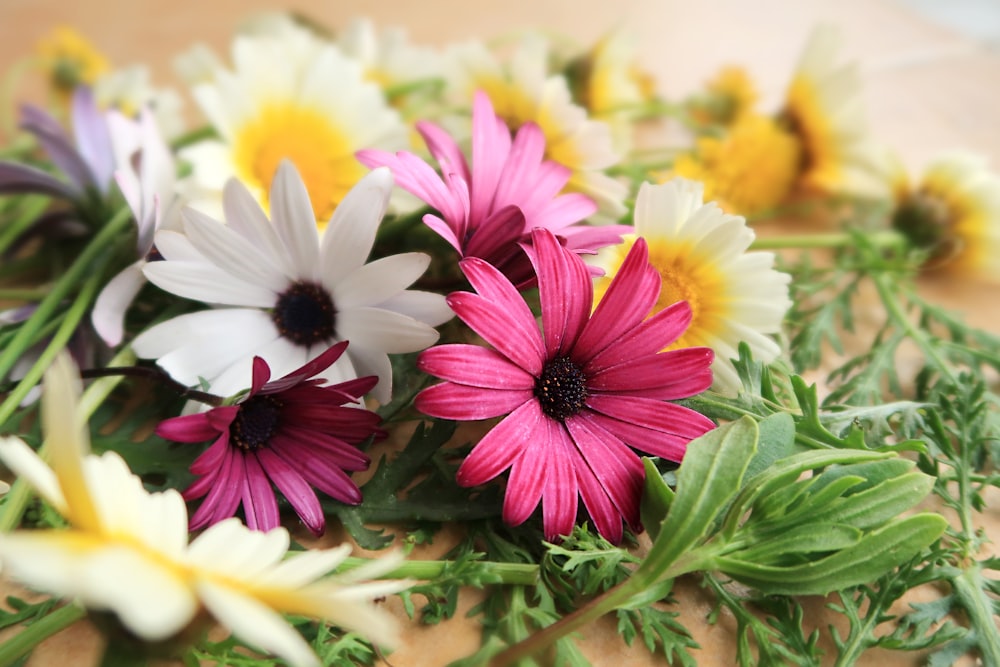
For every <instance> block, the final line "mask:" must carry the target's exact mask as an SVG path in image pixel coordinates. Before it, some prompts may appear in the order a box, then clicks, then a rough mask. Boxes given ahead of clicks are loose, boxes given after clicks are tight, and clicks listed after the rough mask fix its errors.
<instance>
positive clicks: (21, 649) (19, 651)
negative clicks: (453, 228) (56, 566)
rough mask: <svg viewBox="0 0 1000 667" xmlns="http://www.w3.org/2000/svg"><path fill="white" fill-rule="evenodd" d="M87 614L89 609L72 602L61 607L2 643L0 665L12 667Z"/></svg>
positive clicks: (0, 645) (0, 646) (0, 666)
mask: <svg viewBox="0 0 1000 667" xmlns="http://www.w3.org/2000/svg"><path fill="white" fill-rule="evenodd" d="M86 615H87V611H86V610H85V609H84V608H83V607H81V606H80V605H78V604H76V603H71V604H67V605H64V606H62V607H59V608H58V609H56V610H55V611H53V612H51V613H50V614H48V615H47V616H45V617H44V618H41V619H39V620H38V621H36V622H34V623H32V624H31V625H29V626H28V627H26V628H25V629H24V630H22V631H21V632H19V633H18V634H16V635H14V636H13V637H11V638H10V639H8V640H7V641H5V642H4V643H3V644H0V667H10V665H13V664H15V663H16V662H17V661H18V660H19V659H20V658H21V657H22V656H24V655H25V654H27V653H28V652H29V651H31V650H32V649H33V648H35V647H36V646H38V645H39V644H41V643H42V642H43V641H45V640H46V639H48V638H49V637H51V636H52V635H54V634H56V633H57V632H59V631H61V630H65V629H66V628H68V627H69V626H71V625H73V624H74V623H76V622H77V621H79V620H80V619H81V618H83V617H84V616H86Z"/></svg>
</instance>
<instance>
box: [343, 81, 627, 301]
mask: <svg viewBox="0 0 1000 667" xmlns="http://www.w3.org/2000/svg"><path fill="white" fill-rule="evenodd" d="M472 123H473V130H472V166H471V168H470V166H469V165H468V163H467V162H466V160H465V156H464V155H463V154H462V152H461V150H460V149H459V147H458V144H456V143H455V141H454V140H453V139H452V138H451V137H450V136H448V134H447V133H445V132H444V130H442V129H441V128H439V127H437V126H436V125H434V124H432V123H428V122H422V123H418V124H417V129H418V131H419V132H420V133H421V134H422V135H423V137H424V139H425V141H426V142H427V146H428V148H429V149H430V151H431V153H432V154H433V155H434V157H435V158H436V159H437V161H438V164H439V165H440V166H441V172H442V174H441V176H438V175H437V174H436V173H435V172H434V170H433V168H432V167H431V166H430V165H428V164H427V163H426V162H424V161H423V160H421V159H420V158H418V157H417V156H415V155H413V154H411V153H407V152H399V153H396V154H395V155H393V154H391V153H387V152H385V151H377V150H365V151H361V152H360V153H358V158H359V159H360V160H361V161H362V162H363V163H364V164H366V165H368V166H370V167H379V166H388V167H389V168H390V169H391V170H392V172H393V175H394V176H395V178H396V181H397V182H398V183H399V185H400V186H401V187H403V188H404V189H406V190H407V191H408V192H411V193H412V194H414V195H416V196H417V197H419V198H420V199H422V200H423V201H425V202H427V203H428V204H430V205H431V206H433V207H434V208H436V209H437V210H438V211H440V212H441V215H442V216H443V219H442V217H438V216H436V215H433V214H428V215H425V216H424V222H425V223H426V224H427V226H428V227H430V228H431V229H433V230H434V231H435V232H437V233H438V234H440V235H441V237H442V238H444V239H445V240H446V241H447V242H448V243H449V244H451V246H452V247H453V248H455V250H457V251H458V253H459V255H460V256H462V257H479V258H480V259H484V260H486V261H487V262H489V263H490V264H492V265H493V266H495V267H497V268H498V269H500V271H502V272H503V273H504V275H506V276H507V277H508V278H510V280H511V281H512V282H514V283H515V284H516V285H519V286H526V285H529V284H532V283H533V282H534V274H533V271H532V269H531V264H530V262H529V261H528V257H527V255H525V253H524V252H523V251H522V250H521V245H520V244H523V243H526V242H530V232H531V230H532V229H535V228H536V227H543V228H546V229H549V230H550V231H552V232H554V233H556V234H558V235H559V236H561V237H562V238H563V239H565V241H566V245H567V247H569V248H571V249H572V250H574V251H575V252H593V251H594V250H596V249H597V248H600V247H603V246H605V245H608V244H611V243H617V242H619V241H620V239H621V233H622V232H623V231H624V230H626V229H627V228H626V227H623V226H604V227H591V226H588V225H578V224H576V223H578V222H580V221H581V220H582V219H583V218H586V217H587V216H588V215H590V214H592V213H593V212H594V211H595V210H596V206H595V205H594V203H593V202H592V201H591V200H590V199H588V198H587V197H585V196H583V195H581V194H564V195H559V194H558V193H559V192H560V191H561V190H562V188H563V186H564V185H565V184H566V181H567V179H568V178H569V176H570V171H569V169H567V168H566V167H563V166H561V165H559V164H556V163H555V162H552V161H551V160H545V159H544V153H545V136H544V135H543V134H542V132H541V130H540V129H539V128H538V127H537V126H536V125H534V124H533V123H528V124H526V125H523V126H522V127H521V128H520V129H519V130H518V131H517V134H516V135H515V136H514V138H513V140H512V139H511V136H510V131H509V130H508V129H507V126H506V125H505V124H504V122H503V120H502V119H501V118H500V117H499V116H497V115H496V114H495V113H494V112H493V106H492V104H491V103H490V99H489V98H488V97H487V96H486V95H485V94H484V93H477V94H476V101H475V106H474V109H473V115H472Z"/></svg>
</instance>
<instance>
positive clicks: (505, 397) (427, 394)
mask: <svg viewBox="0 0 1000 667" xmlns="http://www.w3.org/2000/svg"><path fill="white" fill-rule="evenodd" d="M533 399H534V393H533V392H532V391H529V390H526V389H518V390H505V389H483V388H481V387H468V386H466V385H463V384H455V383H453V382H442V383H441V384H436V385H434V386H433V387H428V388H427V389H424V390H423V391H421V392H420V393H419V394H417V397H416V398H415V399H414V406H415V407H416V408H417V410H419V411H420V412H422V413H424V414H425V415H428V416H431V417H439V418H441V419H455V420H458V421H469V420H474V419H491V418H493V417H499V416H500V415H505V414H507V413H509V412H513V411H514V410H516V409H517V408H519V407H520V406H521V405H522V404H523V403H525V402H526V401H531V400H533Z"/></svg>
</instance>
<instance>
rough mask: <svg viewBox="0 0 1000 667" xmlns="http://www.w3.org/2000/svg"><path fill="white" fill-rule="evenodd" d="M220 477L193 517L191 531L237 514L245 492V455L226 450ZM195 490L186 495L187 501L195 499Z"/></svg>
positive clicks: (218, 476)
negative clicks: (243, 491)
mask: <svg viewBox="0 0 1000 667" xmlns="http://www.w3.org/2000/svg"><path fill="white" fill-rule="evenodd" d="M226 454H227V455H226V456H225V458H224V459H223V460H222V465H221V467H220V468H219V472H218V475H215V476H214V479H215V484H213V485H212V487H211V488H210V489H209V490H208V495H206V496H205V499H204V500H202V501H201V505H200V506H199V507H198V510H197V511H196V512H195V513H194V515H192V516H191V526H190V528H191V530H198V529H200V528H204V527H205V526H210V525H212V524H214V523H218V522H219V521H222V520H223V519H228V518H229V517H231V516H233V515H234V514H236V508H237V507H239V505H240V500H241V497H242V490H243V478H244V476H245V474H246V472H245V469H244V466H243V454H242V453H240V452H235V451H233V450H232V448H229V449H227V450H226ZM193 493H194V490H193V488H189V489H188V490H187V491H185V493H184V497H185V498H186V499H189V500H190V499H191V498H193V497H195V496H194V495H193Z"/></svg>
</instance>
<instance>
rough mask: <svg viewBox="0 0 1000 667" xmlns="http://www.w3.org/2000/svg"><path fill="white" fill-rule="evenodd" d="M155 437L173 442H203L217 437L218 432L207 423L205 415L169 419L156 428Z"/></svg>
mask: <svg viewBox="0 0 1000 667" xmlns="http://www.w3.org/2000/svg"><path fill="white" fill-rule="evenodd" d="M154 432H155V433H156V435H158V436H160V437H161V438H163V439H164V440H173V441H174V442H204V441H206V440H211V439H212V438H215V437H217V436H218V435H219V431H218V429H216V428H213V427H212V425H211V424H209V423H208V419H207V418H206V416H205V413H199V414H195V415H185V416H183V417H171V418H170V419H164V420H163V421H161V422H160V423H159V424H158V425H157V426H156V431H154Z"/></svg>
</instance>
